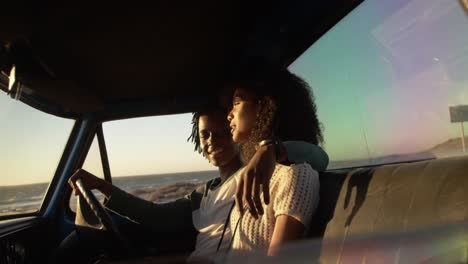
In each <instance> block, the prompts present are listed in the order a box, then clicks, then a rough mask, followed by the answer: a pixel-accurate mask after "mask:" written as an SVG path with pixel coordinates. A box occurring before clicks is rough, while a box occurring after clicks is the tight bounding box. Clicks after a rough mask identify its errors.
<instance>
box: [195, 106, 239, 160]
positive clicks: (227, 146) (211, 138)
mask: <svg viewBox="0 0 468 264" xmlns="http://www.w3.org/2000/svg"><path fill="white" fill-rule="evenodd" d="M198 135H199V137H200V147H201V149H202V152H203V155H204V156H205V157H206V158H207V159H208V161H209V162H210V163H211V164H213V165H214V166H216V167H220V166H225V165H228V164H229V162H231V161H233V160H234V158H235V157H236V156H237V155H239V149H238V147H237V145H236V143H234V142H233V141H232V138H231V133H230V128H229V124H228V122H227V120H226V116H225V115H224V114H223V113H218V112H211V113H207V114H203V115H201V116H200V118H199V120H198Z"/></svg>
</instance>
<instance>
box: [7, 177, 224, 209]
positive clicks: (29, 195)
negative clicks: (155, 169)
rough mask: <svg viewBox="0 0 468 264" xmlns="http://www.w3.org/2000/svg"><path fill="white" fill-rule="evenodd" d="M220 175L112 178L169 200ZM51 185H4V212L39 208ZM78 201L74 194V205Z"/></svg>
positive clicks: (125, 186)
mask: <svg viewBox="0 0 468 264" xmlns="http://www.w3.org/2000/svg"><path fill="white" fill-rule="evenodd" d="M217 176H218V171H197V172H183V173H170V174H154V175H142V176H125V177H114V178H113V179H112V180H113V184H114V185H115V186H117V187H119V188H121V189H123V190H124V191H126V192H129V193H132V194H134V195H136V196H139V197H141V198H143V199H146V200H150V201H153V202H168V201H171V200H175V199H178V198H180V197H182V196H184V195H186V194H188V193H190V192H191V191H192V190H194V189H195V188H196V187H197V186H199V185H201V184H203V183H205V182H206V181H208V180H210V179H213V178H215V177H217ZM48 186H49V184H48V183H37V184H28V185H17V186H0V216H1V215H7V214H19V213H29V212H34V211H37V210H39V209H40V206H41V203H42V199H43V197H44V195H45V193H46V191H47V187H48ZM94 193H96V194H97V195H96V196H97V198H98V199H101V200H102V195H100V194H98V193H97V192H96V191H94ZM74 201H75V199H74V197H72V201H71V203H70V205H71V206H72V207H74V204H75V202H74Z"/></svg>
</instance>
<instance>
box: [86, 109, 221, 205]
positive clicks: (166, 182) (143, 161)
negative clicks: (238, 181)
mask: <svg viewBox="0 0 468 264" xmlns="http://www.w3.org/2000/svg"><path fill="white" fill-rule="evenodd" d="M191 120H192V115H191V114H182V115H168V116H156V117H144V118H133V119H126V120H117V121H111V122H106V123H103V132H104V138H105V142H106V148H107V154H108V158H109V166H110V171H111V175H112V181H113V184H114V185H115V186H117V187H118V188H120V189H122V190H124V191H126V192H129V193H131V194H134V195H136V196H138V197H141V198H143V199H146V200H149V201H152V202H168V201H172V200H175V199H178V198H180V197H183V196H184V195H186V194H188V193H190V192H191V191H193V190H194V189H195V188H196V187H197V186H199V185H200V184H203V183H204V182H206V181H207V180H209V179H212V178H215V177H217V176H218V172H217V170H216V168H215V167H213V166H212V165H210V164H209V163H208V162H207V161H206V160H205V159H204V158H203V156H202V155H201V154H199V153H198V152H195V151H194V145H193V144H192V143H191V142H187V138H188V137H189V135H190V133H191V131H192V125H191ZM92 153H95V154H92ZM84 168H85V169H87V168H89V170H90V172H92V173H94V172H96V173H97V174H99V175H101V176H102V167H101V161H100V156H99V149H98V148H97V142H96V151H90V154H88V156H87V158H86V162H85V166H84Z"/></svg>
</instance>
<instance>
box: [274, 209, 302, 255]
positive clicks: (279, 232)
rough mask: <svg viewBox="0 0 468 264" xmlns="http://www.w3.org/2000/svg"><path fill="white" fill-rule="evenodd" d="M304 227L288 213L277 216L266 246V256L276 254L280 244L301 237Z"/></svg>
mask: <svg viewBox="0 0 468 264" xmlns="http://www.w3.org/2000/svg"><path fill="white" fill-rule="evenodd" d="M304 229H305V227H304V225H303V224H302V223H301V222H299V221H298V220H296V219H294V218H293V217H291V216H288V215H280V216H278V217H277V218H276V223H275V229H274V230H273V237H272V238H271V242H270V246H269V247H268V256H274V255H277V254H278V251H279V249H280V246H281V245H282V244H284V243H287V242H290V241H293V240H298V239H301V238H302V236H303V234H304Z"/></svg>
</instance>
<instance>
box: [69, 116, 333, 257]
mask: <svg viewBox="0 0 468 264" xmlns="http://www.w3.org/2000/svg"><path fill="white" fill-rule="evenodd" d="M192 123H193V130H192V135H191V137H190V138H191V139H192V141H193V142H194V143H195V149H196V150H197V151H199V152H201V153H202V154H203V155H204V157H205V158H206V159H207V160H208V161H209V162H210V163H211V164H213V165H214V166H216V167H218V170H219V177H218V178H215V179H213V180H210V181H208V182H207V183H206V184H205V185H204V186H202V187H200V188H198V189H197V190H194V191H193V192H192V193H191V194H189V195H187V196H186V197H184V198H181V199H178V200H176V201H174V202H170V203H165V204H156V203H152V202H149V201H146V200H143V199H140V198H138V197H135V196H133V195H131V194H128V193H126V192H124V191H122V190H120V189H119V188H117V187H115V186H113V185H111V184H110V183H108V182H106V181H104V180H102V179H99V178H97V177H96V176H94V175H92V174H90V173H88V172H86V171H84V170H79V171H77V172H76V173H75V174H74V175H73V176H72V177H71V178H70V184H71V185H72V186H73V187H74V189H75V193H76V192H77V191H76V190H77V188H76V187H75V186H74V185H75V181H76V180H77V179H79V178H81V179H82V180H83V182H84V183H85V184H86V185H87V186H88V187H89V188H90V189H97V190H99V191H101V192H102V193H103V194H104V195H105V196H106V197H107V198H108V201H107V203H106V204H105V206H106V207H107V208H108V209H110V210H112V211H114V212H116V213H118V214H120V215H123V216H125V217H128V218H130V219H131V220H133V221H136V222H138V223H140V224H141V225H142V226H144V227H146V228H150V229H151V230H153V231H154V232H156V233H159V232H162V233H166V234H167V233H173V234H180V233H181V232H182V233H184V232H191V231H192V230H193V228H195V229H196V230H197V231H198V235H197V237H196V243H195V250H194V251H193V252H192V254H191V259H192V260H193V259H196V258H197V257H204V258H206V257H208V258H212V259H213V258H216V256H217V252H218V251H223V250H225V249H227V248H228V247H229V242H230V240H231V238H230V235H231V233H230V230H229V228H226V223H227V218H228V217H229V214H230V211H231V210H232V207H233V201H234V196H235V193H236V186H235V185H232V184H225V183H227V182H228V181H229V179H231V178H232V175H234V174H235V173H240V169H241V167H242V165H243V164H242V163H241V159H240V156H239V149H238V147H237V145H236V144H235V143H234V142H233V141H232V138H231V133H230V128H229V125H228V123H227V120H226V113H225V111H224V110H223V109H220V108H216V107H214V108H210V109H206V110H204V111H201V112H199V113H196V114H194V118H193V122H192ZM297 149H299V151H300V152H304V150H308V152H307V153H309V154H310V157H308V158H307V159H306V160H308V162H309V163H311V166H312V167H314V168H315V169H316V170H318V171H322V170H324V169H325V168H326V165H327V163H328V157H327V156H326V154H325V152H323V150H321V149H320V148H319V147H317V146H315V145H311V144H306V143H304V144H302V145H301V144H299V146H297V144H295V146H294V147H292V148H288V144H286V152H283V151H281V150H278V149H274V148H271V147H270V146H265V147H262V148H260V149H259V150H258V151H257V154H256V159H252V160H251V162H250V163H249V164H247V166H246V167H247V169H250V170H253V171H255V172H256V173H255V174H251V173H250V174H245V176H246V177H255V176H256V175H257V176H258V175H264V174H265V173H264V172H265V171H269V170H270V171H272V169H271V168H272V167H274V164H275V162H276V159H277V158H276V157H277V156H278V157H280V159H283V160H287V157H286V156H287V154H286V153H290V152H294V151H297ZM181 162H183V161H181ZM292 162H294V161H292ZM269 176H271V175H267V177H264V178H268V177H269ZM259 183H260V181H257V184H259ZM218 255H219V254H218Z"/></svg>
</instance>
